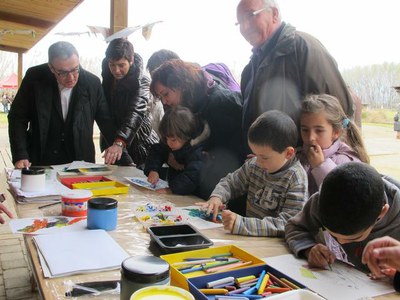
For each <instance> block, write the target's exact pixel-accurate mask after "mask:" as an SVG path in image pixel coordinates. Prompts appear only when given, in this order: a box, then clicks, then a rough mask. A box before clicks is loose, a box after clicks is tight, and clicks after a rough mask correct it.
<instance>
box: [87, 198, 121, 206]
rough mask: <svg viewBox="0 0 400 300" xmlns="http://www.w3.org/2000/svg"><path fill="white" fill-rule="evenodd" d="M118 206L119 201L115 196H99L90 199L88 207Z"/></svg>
mask: <svg viewBox="0 0 400 300" xmlns="http://www.w3.org/2000/svg"><path fill="white" fill-rule="evenodd" d="M117 206H118V201H117V200H115V199H113V198H106V197H98V198H92V199H90V200H89V201H88V208H94V209H113V208H116V207H117Z"/></svg>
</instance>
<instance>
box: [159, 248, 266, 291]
mask: <svg viewBox="0 0 400 300" xmlns="http://www.w3.org/2000/svg"><path fill="white" fill-rule="evenodd" d="M160 257H161V258H162V259H164V260H165V261H166V262H168V263H169V264H170V266H171V268H170V269H171V285H175V286H178V287H181V288H184V289H186V290H189V285H188V282H187V280H188V278H193V277H199V276H204V275H207V274H213V273H219V272H226V271H228V270H234V269H241V268H249V267H254V266H259V265H264V264H265V262H264V261H263V260H262V259H260V258H258V257H256V256H254V255H252V254H250V253H248V252H246V251H244V250H243V249H241V248H239V247H236V246H234V245H226V246H221V247H211V248H207V249H199V250H192V251H185V252H180V253H174V254H167V255H161V256H160Z"/></svg>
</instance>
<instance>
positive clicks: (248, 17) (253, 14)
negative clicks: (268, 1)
mask: <svg viewBox="0 0 400 300" xmlns="http://www.w3.org/2000/svg"><path fill="white" fill-rule="evenodd" d="M266 9H268V7H263V8H260V9H258V10H255V11H249V12H248V13H246V14H243V16H242V17H240V18H239V20H238V21H237V22H236V23H235V25H236V26H238V25H240V24H241V23H243V22H245V21H249V20H251V19H252V18H253V17H256V16H258V15H259V14H260V13H261V12H263V11H264V10H266Z"/></svg>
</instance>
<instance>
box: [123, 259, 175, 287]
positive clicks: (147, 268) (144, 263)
mask: <svg viewBox="0 0 400 300" xmlns="http://www.w3.org/2000/svg"><path fill="white" fill-rule="evenodd" d="M121 274H122V275H123V276H125V277H126V279H128V280H129V281H133V282H138V283H156V282H160V281H163V280H165V279H167V278H169V264H168V263H167V262H166V261H165V260H163V259H161V258H159V257H156V256H132V257H129V258H127V259H125V260H124V261H123V262H122V264H121Z"/></svg>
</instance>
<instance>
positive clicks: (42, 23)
mask: <svg viewBox="0 0 400 300" xmlns="http://www.w3.org/2000/svg"><path fill="white" fill-rule="evenodd" d="M82 2H84V0H52V1H48V0H1V5H0V50H2V51H9V52H14V53H17V54H18V85H19V84H20V83H21V80H22V67H23V54H24V53H26V52H27V51H29V50H30V49H31V48H32V47H33V46H35V45H36V44H37V43H38V42H39V41H40V40H41V39H42V38H43V37H45V36H46V34H48V33H49V32H50V30H52V29H53V28H54V27H55V26H56V25H57V24H58V23H59V22H60V21H61V20H62V19H64V18H65V17H66V16H67V15H68V14H69V13H71V12H72V11H73V10H74V9H76V8H77V7H78V6H79V5H80V4H81V3H82ZM110 8H111V9H110V34H113V33H114V32H117V31H119V30H121V29H124V28H126V27H127V26H128V0H110Z"/></svg>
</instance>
